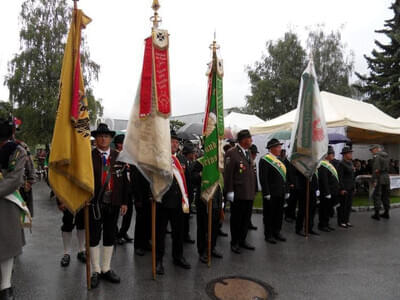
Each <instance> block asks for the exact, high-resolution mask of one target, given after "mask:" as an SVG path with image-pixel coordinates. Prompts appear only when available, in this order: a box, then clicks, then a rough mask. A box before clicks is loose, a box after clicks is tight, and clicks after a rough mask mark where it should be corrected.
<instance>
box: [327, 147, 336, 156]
mask: <svg viewBox="0 0 400 300" xmlns="http://www.w3.org/2000/svg"><path fill="white" fill-rule="evenodd" d="M328 154H335V150H334V149H333V147H332V146H328Z"/></svg>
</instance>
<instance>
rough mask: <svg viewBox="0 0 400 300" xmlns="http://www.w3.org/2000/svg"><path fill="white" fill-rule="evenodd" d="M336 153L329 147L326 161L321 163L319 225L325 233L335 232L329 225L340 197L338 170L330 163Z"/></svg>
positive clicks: (319, 170)
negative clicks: (332, 212) (333, 209)
mask: <svg viewBox="0 0 400 300" xmlns="http://www.w3.org/2000/svg"><path fill="white" fill-rule="evenodd" d="M332 156H333V157H335V151H334V150H333V147H332V146H329V147H328V154H327V156H326V159H325V160H323V161H322V162H321V166H320V167H319V169H318V181H319V190H320V193H321V194H320V199H321V202H320V206H319V224H318V229H319V230H321V231H324V232H330V231H333V230H335V229H334V228H333V227H331V226H330V225H329V218H330V212H331V209H332V207H333V206H334V205H335V204H336V201H337V200H336V199H337V197H338V195H339V177H338V173H337V170H336V168H335V167H334V166H333V164H331V163H330V161H331V160H332Z"/></svg>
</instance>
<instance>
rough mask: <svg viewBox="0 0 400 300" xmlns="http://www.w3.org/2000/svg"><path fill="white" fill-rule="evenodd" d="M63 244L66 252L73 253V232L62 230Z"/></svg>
mask: <svg viewBox="0 0 400 300" xmlns="http://www.w3.org/2000/svg"><path fill="white" fill-rule="evenodd" d="M61 235H62V239H63V244H64V254H69V255H71V241H72V232H64V231H63V232H61Z"/></svg>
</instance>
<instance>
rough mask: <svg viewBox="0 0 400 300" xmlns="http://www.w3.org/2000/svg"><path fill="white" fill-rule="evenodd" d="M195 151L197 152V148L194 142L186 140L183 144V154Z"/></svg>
mask: <svg viewBox="0 0 400 300" xmlns="http://www.w3.org/2000/svg"><path fill="white" fill-rule="evenodd" d="M195 152H196V148H195V147H194V145H193V143H192V142H185V143H184V144H183V149H182V153H183V154H189V153H195Z"/></svg>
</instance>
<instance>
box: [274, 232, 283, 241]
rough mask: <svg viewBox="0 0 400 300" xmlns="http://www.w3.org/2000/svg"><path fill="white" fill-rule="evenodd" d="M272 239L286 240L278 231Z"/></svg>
mask: <svg viewBox="0 0 400 300" xmlns="http://www.w3.org/2000/svg"><path fill="white" fill-rule="evenodd" d="M274 239H276V240H277V241H280V242H286V238H285V237H284V236H283V235H282V234H280V233H278V234H275V235H274Z"/></svg>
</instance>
